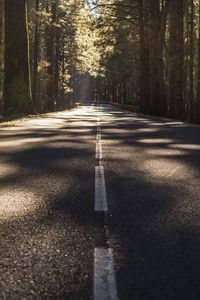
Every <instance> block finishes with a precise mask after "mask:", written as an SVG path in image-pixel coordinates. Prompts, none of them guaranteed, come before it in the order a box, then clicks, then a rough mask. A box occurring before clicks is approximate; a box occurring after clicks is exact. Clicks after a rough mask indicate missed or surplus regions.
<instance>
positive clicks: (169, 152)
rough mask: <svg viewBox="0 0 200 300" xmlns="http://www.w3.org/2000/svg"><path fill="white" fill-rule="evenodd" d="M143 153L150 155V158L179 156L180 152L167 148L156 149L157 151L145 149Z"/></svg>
mask: <svg viewBox="0 0 200 300" xmlns="http://www.w3.org/2000/svg"><path fill="white" fill-rule="evenodd" d="M145 153H147V154H150V155H152V156H174V155H175V156H176V155H180V152H179V151H177V150H176V149H169V148H157V149H154V148H153V149H152V148H151V149H145Z"/></svg>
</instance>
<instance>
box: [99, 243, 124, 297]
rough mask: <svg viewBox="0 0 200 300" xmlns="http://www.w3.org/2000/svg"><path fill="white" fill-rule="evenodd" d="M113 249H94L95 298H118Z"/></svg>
mask: <svg viewBox="0 0 200 300" xmlns="http://www.w3.org/2000/svg"><path fill="white" fill-rule="evenodd" d="M118 299H119V298H118V295H117V287H116V279H115V271H114V262H113V251H112V249H111V248H108V249H105V248H95V249H94V300H118Z"/></svg>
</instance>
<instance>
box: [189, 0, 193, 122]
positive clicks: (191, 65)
mask: <svg viewBox="0 0 200 300" xmlns="http://www.w3.org/2000/svg"><path fill="white" fill-rule="evenodd" d="M193 67H194V2H193V0H191V12H190V71H189V72H190V73H189V79H190V121H191V122H192V121H194V75H193Z"/></svg>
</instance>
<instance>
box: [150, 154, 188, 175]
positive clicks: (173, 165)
mask: <svg viewBox="0 0 200 300" xmlns="http://www.w3.org/2000/svg"><path fill="white" fill-rule="evenodd" d="M144 168H145V172H146V173H148V174H150V175H151V176H153V178H155V177H159V178H163V179H167V178H169V177H173V179H177V177H176V173H177V172H178V174H179V175H180V173H182V174H183V172H184V168H185V167H184V165H183V164H181V163H178V162H176V161H173V162H170V161H169V160H168V159H157V158H155V159H150V160H147V161H145V163H144ZM179 177H180V176H179Z"/></svg>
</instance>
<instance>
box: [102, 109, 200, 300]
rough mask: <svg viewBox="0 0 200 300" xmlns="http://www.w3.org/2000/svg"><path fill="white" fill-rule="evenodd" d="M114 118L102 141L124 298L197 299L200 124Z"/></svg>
mask: <svg viewBox="0 0 200 300" xmlns="http://www.w3.org/2000/svg"><path fill="white" fill-rule="evenodd" d="M113 116H114V118H116V116H115V112H114V113H113V112H111V115H110V117H109V118H107V119H106V120H105V122H104V124H103V125H102V127H103V130H102V138H103V140H104V144H105V145H104V153H105V174H106V183H107V193H108V195H109V201H110V208H111V216H110V218H109V227H110V229H111V236H112V238H111V241H112V245H113V248H114V250H115V254H116V257H115V260H116V275H117V284H118V290H119V296H120V299H131V300H132V299H197V298H198V295H199V293H200V287H199V283H198V278H199V273H200V255H199V253H200V221H199V220H200V204H199V194H200V155H199V154H200V151H199V150H200V128H193V127H191V126H189V125H187V124H183V123H181V122H174V121H172V122H169V121H168V120H162V119H157V118H151V117H144V116H142V117H139V118H136V117H134V116H133V117H130V115H129V114H126V115H123V114H122V115H121V118H120V119H119V121H115V122H112V117H113ZM125 274H126V275H125Z"/></svg>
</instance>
